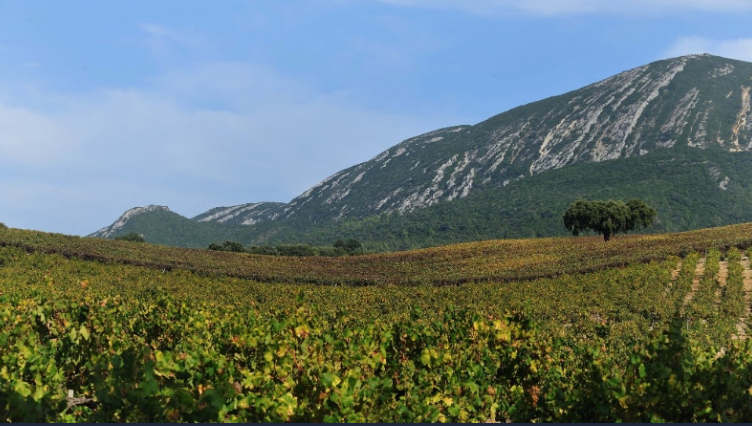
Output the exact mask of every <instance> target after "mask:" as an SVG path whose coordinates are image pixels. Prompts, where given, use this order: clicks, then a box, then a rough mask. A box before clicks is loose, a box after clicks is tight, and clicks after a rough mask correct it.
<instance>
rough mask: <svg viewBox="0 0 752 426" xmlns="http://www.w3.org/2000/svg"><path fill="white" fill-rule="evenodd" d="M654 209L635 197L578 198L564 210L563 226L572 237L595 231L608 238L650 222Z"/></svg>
mask: <svg viewBox="0 0 752 426" xmlns="http://www.w3.org/2000/svg"><path fill="white" fill-rule="evenodd" d="M655 215H656V211H655V209H653V208H652V207H650V206H648V205H647V204H645V203H644V202H642V201H641V200H638V199H632V200H629V201H628V202H627V203H623V202H621V201H613V200H610V201H600V200H596V201H587V200H577V201H575V202H574V203H572V204H571V205H570V206H569V208H568V209H567V211H566V212H564V226H566V228H567V229H568V230H569V231H571V232H572V235H574V236H575V237H576V236H578V235H580V233H581V232H583V231H594V232H596V233H598V234H601V235H603V240H604V241H608V240H609V239H611V236H612V235H615V234H618V233H620V232H621V233H626V232H629V231H633V230H636V229H642V228H647V227H649V226H652V225H653V220H654V219H655Z"/></svg>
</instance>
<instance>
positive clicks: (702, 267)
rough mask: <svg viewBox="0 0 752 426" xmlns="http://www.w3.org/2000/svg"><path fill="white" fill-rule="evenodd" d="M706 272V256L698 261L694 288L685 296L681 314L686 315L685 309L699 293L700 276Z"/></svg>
mask: <svg viewBox="0 0 752 426" xmlns="http://www.w3.org/2000/svg"><path fill="white" fill-rule="evenodd" d="M704 273H705V258H704V257H703V258H701V259H700V260H698V261H697V267H696V268H695V277H694V279H692V289H691V290H690V291H689V293H687V295H686V296H685V297H684V303H682V307H681V314H682V315H684V309H685V308H686V307H687V305H688V304H689V302H690V301H692V298H693V297H695V293H697V288H698V287H699V286H700V278H702V275H703V274H704Z"/></svg>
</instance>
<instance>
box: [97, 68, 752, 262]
mask: <svg viewBox="0 0 752 426" xmlns="http://www.w3.org/2000/svg"><path fill="white" fill-rule="evenodd" d="M751 88H752V64H750V63H746V62H741V61H735V60H731V59H725V58H720V57H715V56H710V55H692V56H684V57H680V58H674V59H669V60H663V61H658V62H654V63H651V64H648V65H645V66H641V67H638V68H635V69H632V70H629V71H626V72H623V73H620V74H618V75H615V76H613V77H611V78H608V79H606V80H603V81H601V82H598V83H595V84H592V85H590V86H587V87H584V88H582V89H579V90H575V91H572V92H569V93H566V94H564V95H560V96H555V97H552V98H548V99H545V100H542V101H538V102H534V103H531V104H528V105H524V106H521V107H518V108H515V109H512V110H510V111H507V112H505V113H502V114H499V115H497V116H494V117H492V118H490V119H488V120H486V121H484V122H482V123H479V124H477V125H473V126H470V125H463V126H454V127H449V128H445V129H441V130H437V131H434V132H430V133H427V134H424V135H420V136H416V137H414V138H410V139H408V140H406V141H403V142H402V143H400V144H398V145H395V146H394V147H392V148H390V149H388V150H386V151H384V152H383V153H381V154H379V155H378V156H376V157H375V158H373V159H372V160H370V161H368V162H365V163H362V164H358V165H356V166H353V167H350V168H348V169H345V170H342V171H340V172H338V173H335V174H334V175H332V176H331V177H329V178H327V179H325V180H324V181H322V182H321V183H319V184H317V185H315V186H314V187H312V188H311V189H309V190H308V191H306V192H305V193H303V194H301V195H300V196H298V197H296V198H295V199H293V200H292V201H291V202H290V203H287V204H284V203H252V204H244V205H240V206H234V207H222V208H214V209H212V210H210V211H208V212H206V213H204V214H201V215H199V216H197V217H195V218H193V219H188V218H184V217H181V216H179V215H176V214H174V213H171V214H170V215H168V214H167V213H168V212H167V211H165V210H164V209H159V208H154V207H151V208H147V209H141V210H135V211H134V210H131V211H129V213H126V214H125V215H124V216H123V217H121V218H120V219H119V220H118V221H116V222H115V223H114V224H113V225H111V226H109V227H106V228H103V229H101V230H100V231H98V232H96V233H94V234H92V236H99V237H113V236H116V235H120V234H122V233H128V232H137V233H140V234H143V235H144V236H145V237H146V239H147V240H149V241H152V242H156V243H162V244H170V245H181V246H205V245H206V244H208V243H209V242H213V241H221V240H224V239H234V240H238V241H241V242H244V243H246V244H252V243H253V244H259V243H265V242H308V243H317V244H321V243H323V244H327V243H331V241H333V240H334V239H336V238H342V237H355V238H359V239H361V240H363V241H364V242H366V245H367V246H368V247H369V248H372V249H373V248H376V249H404V248H410V247H421V246H427V245H435V244H444V243H448V242H459V241H471V240H479V239H489V238H504V237H534V236H555V235H561V234H563V233H564V231H565V230H564V228H563V226H562V223H561V213H562V212H563V210H564V209H566V206H567V205H568V203H570V202H571V201H573V200H575V199H577V198H581V197H584V198H619V199H628V198H632V197H640V198H643V199H645V200H646V201H647V202H648V203H650V204H652V205H654V206H655V207H656V208H657V209H658V218H659V223H658V225H657V226H656V228H655V231H679V230H687V229H695V228H701V227H708V226H717V225H724V224H731V223H738V222H742V221H750V220H752V214H750V213H748V212H752V196H750V195H749V194H751V193H750V191H749V186H750V185H751V184H752V174H751V173H752V172H750V170H752V169H751V168H750V165H752V164H750V161H752V155H750V153H749V150H750V148H751V147H752V109H751V108H750V89H751Z"/></svg>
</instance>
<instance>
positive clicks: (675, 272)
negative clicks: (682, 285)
mask: <svg viewBox="0 0 752 426" xmlns="http://www.w3.org/2000/svg"><path fill="white" fill-rule="evenodd" d="M682 265H684V259H679V263H678V264H677V265H676V269H674V270H673V271H672V272H671V281H676V279H677V278H679V274H681V268H682Z"/></svg>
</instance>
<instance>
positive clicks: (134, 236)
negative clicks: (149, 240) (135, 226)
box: [115, 232, 146, 243]
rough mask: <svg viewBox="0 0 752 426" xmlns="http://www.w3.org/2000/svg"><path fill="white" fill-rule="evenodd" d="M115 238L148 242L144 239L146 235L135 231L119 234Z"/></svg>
mask: <svg viewBox="0 0 752 426" xmlns="http://www.w3.org/2000/svg"><path fill="white" fill-rule="evenodd" d="M115 240H117V241H130V242H133V243H145V242H146V240H145V239H144V237H142V236H141V235H139V234H137V233H135V232H131V233H130V234H125V235H119V236H117V237H115Z"/></svg>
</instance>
